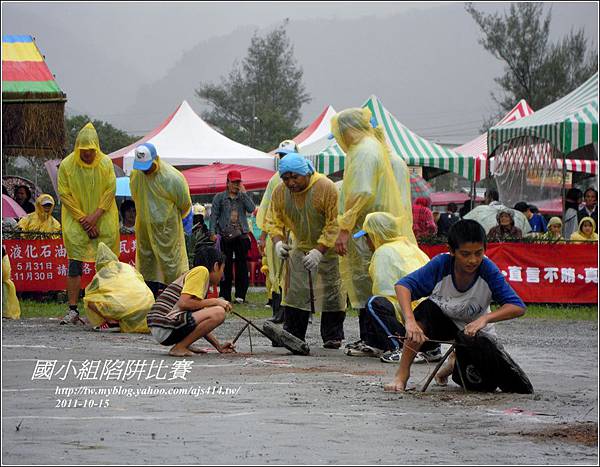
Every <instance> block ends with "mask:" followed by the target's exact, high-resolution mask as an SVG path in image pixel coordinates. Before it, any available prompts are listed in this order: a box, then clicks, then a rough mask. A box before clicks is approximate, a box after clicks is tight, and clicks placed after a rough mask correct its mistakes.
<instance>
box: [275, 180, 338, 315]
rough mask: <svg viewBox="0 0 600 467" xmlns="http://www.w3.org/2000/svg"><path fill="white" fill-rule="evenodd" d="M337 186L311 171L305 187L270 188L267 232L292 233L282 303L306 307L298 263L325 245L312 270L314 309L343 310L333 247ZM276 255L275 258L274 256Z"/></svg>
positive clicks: (303, 271) (306, 291)
mask: <svg viewBox="0 0 600 467" xmlns="http://www.w3.org/2000/svg"><path fill="white" fill-rule="evenodd" d="M337 197H338V193H337V189H336V188H335V185H334V184H333V182H332V181H331V180H329V179H328V178H327V177H325V176H324V175H322V174H319V173H314V174H312V176H311V179H310V182H309V184H308V187H307V188H306V189H305V190H303V191H301V192H299V193H291V192H290V190H289V189H288V188H287V187H286V186H285V185H284V184H283V183H282V184H280V185H278V186H277V188H275V190H274V191H273V199H272V200H271V207H270V212H269V215H268V216H267V223H268V233H269V235H270V236H271V237H272V238H275V237H277V236H279V237H282V238H284V239H285V235H284V232H285V230H288V231H290V232H291V233H292V234H293V238H294V240H293V247H292V250H291V251H290V256H289V259H288V260H287V267H286V271H285V282H284V287H283V294H282V302H281V304H282V305H288V306H291V307H294V308H299V309H301V310H306V311H310V309H311V307H310V291H309V282H308V271H307V270H306V269H305V267H304V265H303V264H302V259H303V258H304V255H305V253H307V252H308V251H310V250H312V249H313V248H316V247H317V245H318V244H321V245H323V246H326V247H329V250H328V251H327V253H325V254H324V255H323V258H322V260H321V262H320V264H319V267H318V270H317V272H316V273H312V281H313V291H314V298H315V310H317V311H321V312H328V311H345V309H346V293H345V291H344V288H343V285H342V281H341V278H340V274H339V260H338V256H337V255H336V253H335V250H334V249H333V246H334V245H335V241H336V239H337V236H338V233H339V228H338V225H337ZM276 259H278V258H276Z"/></svg>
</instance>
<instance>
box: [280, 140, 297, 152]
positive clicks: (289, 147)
mask: <svg viewBox="0 0 600 467" xmlns="http://www.w3.org/2000/svg"><path fill="white" fill-rule="evenodd" d="M275 152H276V153H277V154H283V155H285V154H289V153H290V152H298V145H297V144H296V142H295V141H294V140H293V139H285V140H283V141H282V142H281V143H279V147H278V148H277V149H276V150H275Z"/></svg>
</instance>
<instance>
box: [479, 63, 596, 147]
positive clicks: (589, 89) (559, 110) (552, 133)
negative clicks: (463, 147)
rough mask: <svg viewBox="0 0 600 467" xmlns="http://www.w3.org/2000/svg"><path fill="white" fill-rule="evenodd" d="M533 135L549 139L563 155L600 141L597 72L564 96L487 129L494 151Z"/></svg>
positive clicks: (490, 145) (489, 141) (489, 142)
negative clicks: (510, 120) (503, 145)
mask: <svg viewBox="0 0 600 467" xmlns="http://www.w3.org/2000/svg"><path fill="white" fill-rule="evenodd" d="M521 136H533V137H537V138H541V139H544V140H546V141H549V142H550V143H551V144H552V145H553V146H554V147H555V148H556V149H558V150H559V151H560V152H561V153H563V154H565V155H566V154H569V153H571V152H573V151H575V150H576V149H578V148H581V147H584V146H587V145H590V144H592V143H596V144H597V143H598V73H595V74H594V75H593V76H592V77H591V78H590V79H588V80H587V81H586V82H585V83H583V84H582V85H581V86H580V87H578V88H577V89H575V90H574V91H573V92H571V93H570V94H567V95H566V96H565V97H563V98H562V99H559V100H558V101H556V102H554V103H552V104H550V105H548V106H546V107H544V108H543V109H541V110H538V111H537V112H535V113H534V114H532V115H529V116H528V117H525V118H522V119H520V120H516V121H514V122H511V123H507V124H504V125H501V126H500V125H499V126H494V127H492V128H490V130H489V131H488V148H489V151H490V154H492V153H493V152H494V151H495V150H496V148H498V146H500V145H501V144H503V143H506V142H508V141H510V140H512V139H514V138H518V137H521Z"/></svg>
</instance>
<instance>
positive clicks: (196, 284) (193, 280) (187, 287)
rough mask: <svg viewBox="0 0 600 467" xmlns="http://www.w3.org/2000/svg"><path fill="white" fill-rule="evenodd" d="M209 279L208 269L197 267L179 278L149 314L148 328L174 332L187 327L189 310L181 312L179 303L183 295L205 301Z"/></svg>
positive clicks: (161, 295) (159, 298)
mask: <svg viewBox="0 0 600 467" xmlns="http://www.w3.org/2000/svg"><path fill="white" fill-rule="evenodd" d="M208 277H209V274H208V269H206V268H205V267H204V266H198V267H195V268H193V269H191V270H190V271H188V272H186V273H185V274H182V275H181V276H180V277H178V278H177V280H175V281H174V282H172V283H171V284H170V285H169V286H168V287H167V288H166V289H165V290H164V291H163V293H162V294H160V296H159V297H158V299H157V300H156V303H154V305H153V306H152V308H151V309H150V311H149V312H148V317H147V318H146V319H147V322H148V327H149V328H152V327H156V328H162V329H166V330H169V331H173V330H175V329H178V328H180V327H182V326H185V319H184V317H185V313H186V312H187V310H181V309H180V308H179V307H178V306H177V302H178V301H179V298H180V297H181V294H182V293H186V294H189V295H193V296H195V297H196V298H199V299H203V298H204V297H205V296H206V292H208V286H209V280H208Z"/></svg>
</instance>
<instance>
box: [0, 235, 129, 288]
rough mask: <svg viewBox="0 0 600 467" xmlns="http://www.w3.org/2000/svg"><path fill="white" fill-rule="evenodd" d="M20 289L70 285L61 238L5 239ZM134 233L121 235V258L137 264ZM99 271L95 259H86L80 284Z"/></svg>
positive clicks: (15, 279) (14, 276)
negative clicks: (90, 260) (92, 260)
mask: <svg viewBox="0 0 600 467" xmlns="http://www.w3.org/2000/svg"><path fill="white" fill-rule="evenodd" d="M2 244H3V245H4V247H5V248H6V253H7V254H8V258H9V260H10V268H11V278H12V280H13V282H14V283H15V287H16V289H17V292H49V291H54V290H65V289H66V288H67V272H68V269H69V265H68V260H67V250H66V249H65V246H64V244H63V241H62V239H57V240H3V241H2ZM135 246H136V245H135V235H121V242H120V251H121V253H120V255H119V260H120V261H122V262H123V263H129V264H131V265H133V266H135ZM94 274H96V266H95V264H94V263H83V275H82V277H81V287H82V288H84V287H86V286H87V285H88V284H89V283H90V281H91V280H92V278H93V277H94Z"/></svg>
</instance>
